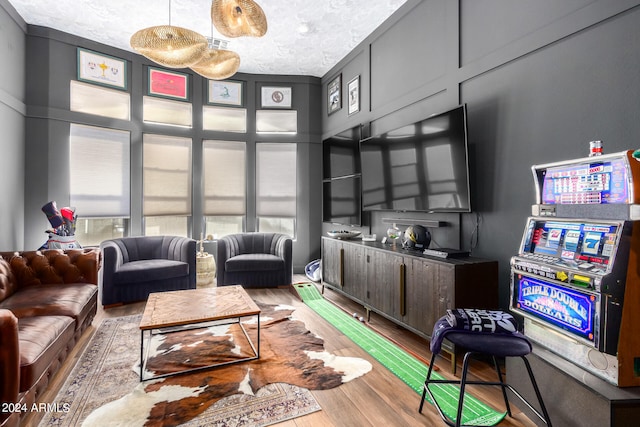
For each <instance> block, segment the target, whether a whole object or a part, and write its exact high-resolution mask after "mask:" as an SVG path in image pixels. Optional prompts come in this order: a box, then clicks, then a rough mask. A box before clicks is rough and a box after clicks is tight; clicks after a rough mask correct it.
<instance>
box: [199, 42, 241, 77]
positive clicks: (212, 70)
mask: <svg viewBox="0 0 640 427" xmlns="http://www.w3.org/2000/svg"><path fill="white" fill-rule="evenodd" d="M239 67H240V55H238V54H237V53H235V52H233V51H231V50H224V49H209V50H208V51H207V52H206V53H205V54H204V57H203V58H202V60H200V62H198V63H197V64H195V65H192V66H191V69H192V70H193V71H195V72H196V73H198V74H200V75H201V76H203V77H206V78H208V79H211V80H224V79H226V78H229V77H231V76H233V75H234V74H235V73H236V72H237V71H238V68H239Z"/></svg>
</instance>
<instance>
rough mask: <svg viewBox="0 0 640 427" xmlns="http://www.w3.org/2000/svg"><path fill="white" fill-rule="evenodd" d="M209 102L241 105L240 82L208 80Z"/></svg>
mask: <svg viewBox="0 0 640 427" xmlns="http://www.w3.org/2000/svg"><path fill="white" fill-rule="evenodd" d="M207 100H208V102H209V104H217V105H235V106H239V107H241V106H242V82H236V81H232V80H227V81H218V80H209V96H208V99H207Z"/></svg>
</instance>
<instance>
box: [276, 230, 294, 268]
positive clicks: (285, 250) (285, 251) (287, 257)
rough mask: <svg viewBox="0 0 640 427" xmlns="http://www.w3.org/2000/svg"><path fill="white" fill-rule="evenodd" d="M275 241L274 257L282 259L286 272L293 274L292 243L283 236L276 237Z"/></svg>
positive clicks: (287, 237) (288, 238) (289, 238)
mask: <svg viewBox="0 0 640 427" xmlns="http://www.w3.org/2000/svg"><path fill="white" fill-rule="evenodd" d="M276 239H277V240H276V245H275V251H276V253H275V255H277V256H279V257H280V258H282V259H284V265H285V269H286V271H287V272H290V274H293V241H292V240H291V237H289V236H287V235H285V234H280V235H278V236H276Z"/></svg>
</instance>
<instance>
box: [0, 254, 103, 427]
mask: <svg viewBox="0 0 640 427" xmlns="http://www.w3.org/2000/svg"><path fill="white" fill-rule="evenodd" d="M99 267H100V251H99V250H98V249H69V250H59V249H51V250H45V251H28V252H0V402H2V404H3V405H4V406H3V408H5V409H7V410H5V411H0V426H2V427H6V426H12V427H13V426H17V425H18V424H19V422H20V420H21V418H22V419H24V418H25V417H26V416H27V415H28V414H29V413H30V409H31V408H32V407H33V406H32V405H33V404H34V403H35V402H37V401H38V398H39V396H40V394H41V393H42V392H43V391H44V390H45V388H46V387H47V385H48V383H49V380H50V378H51V377H52V376H53V375H54V374H55V373H56V372H57V371H58V369H59V368H60V366H61V364H62V362H63V361H64V360H65V358H66V357H67V355H68V354H69V352H70V351H71V349H72V348H73V347H74V346H75V344H76V342H77V341H78V339H79V338H80V336H81V335H82V333H83V332H84V331H85V329H87V328H88V327H89V326H90V325H91V322H92V321H93V318H94V316H95V314H96V309H97V301H98V286H97V283H98V270H99ZM20 409H22V410H23V411H19V410H20ZM16 410H17V411H16Z"/></svg>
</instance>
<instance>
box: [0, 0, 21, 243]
mask: <svg viewBox="0 0 640 427" xmlns="http://www.w3.org/2000/svg"><path fill="white" fill-rule="evenodd" d="M25 28H26V24H25V23H24V21H23V20H22V19H21V18H20V16H19V15H18V14H17V13H16V11H15V10H14V9H13V7H11V5H9V4H8V3H7V2H6V0H0V58H2V60H1V61H0V75H2V78H1V79H0V129H1V130H2V132H1V136H0V200H2V203H0V218H2V221H0V250H4V251H9V250H14V249H20V248H22V245H23V244H24V164H25V159H24V129H25V119H24V116H25V112H26V106H25V36H24V29H25Z"/></svg>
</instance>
